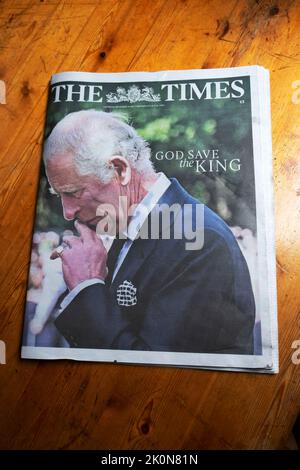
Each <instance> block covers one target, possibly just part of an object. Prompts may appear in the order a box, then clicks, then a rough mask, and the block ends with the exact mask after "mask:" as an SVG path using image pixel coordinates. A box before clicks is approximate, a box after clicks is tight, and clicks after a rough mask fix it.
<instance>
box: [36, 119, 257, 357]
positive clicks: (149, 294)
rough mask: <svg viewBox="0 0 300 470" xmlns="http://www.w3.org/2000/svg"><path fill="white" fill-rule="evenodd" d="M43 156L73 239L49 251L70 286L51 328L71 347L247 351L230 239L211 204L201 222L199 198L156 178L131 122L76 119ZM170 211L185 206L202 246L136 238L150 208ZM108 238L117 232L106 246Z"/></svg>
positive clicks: (237, 260) (236, 255)
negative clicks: (201, 235)
mask: <svg viewBox="0 0 300 470" xmlns="http://www.w3.org/2000/svg"><path fill="white" fill-rule="evenodd" d="M44 160H45V165H46V172H47V177H48V180H49V183H50V185H51V188H52V191H53V192H55V193H56V194H58V195H59V196H60V197H61V202H62V208H63V213H64V217H65V219H67V220H75V227H76V229H77V231H78V234H79V236H72V237H65V239H64V241H65V243H66V248H64V249H63V251H61V250H57V251H54V252H53V254H52V258H56V257H58V256H60V257H61V260H62V266H63V275H64V280H65V282H66V285H67V286H68V289H69V293H68V294H67V296H66V297H65V299H64V300H63V302H62V304H61V312H60V314H59V316H58V318H57V319H56V321H55V324H56V326H57V328H58V330H59V331H60V332H61V333H62V334H63V336H64V337H65V338H66V339H67V341H68V342H69V344H70V346H71V347H79V348H97V349H99V348H100V349H125V350H133V349H134V350H153V351H177V352H201V353H204V352H205V353H228V354H253V326H254V317H255V305H254V298H253V294H252V289H251V282H250V277H249V273H248V268H247V265H246V262H245V260H244V258H243V255H242V254H241V251H240V249H239V247H238V245H237V243H236V241H235V238H234V236H233V235H232V233H231V231H230V229H229V228H228V227H227V225H226V224H225V223H224V222H223V221H222V219H220V218H219V217H218V216H217V215H216V214H215V213H213V212H212V211H211V210H210V209H208V208H207V207H205V208H204V227H203V226H202V227H200V226H199V227H198V226H197V223H198V222H197V220H196V219H197V218H196V217H195V213H196V211H195V209H197V208H199V206H200V202H199V201H197V200H195V199H194V198H192V197H191V196H190V195H189V194H188V193H187V192H186V191H185V190H184V189H183V188H182V187H181V186H180V184H179V183H178V182H177V181H176V180H175V179H171V180H169V179H168V178H167V177H166V176H165V175H164V174H161V173H160V174H157V173H156V172H155V170H154V169H153V167H152V164H151V160H150V149H149V147H148V144H147V143H146V142H145V141H144V140H143V139H142V138H141V137H140V136H138V134H137V133H136V131H135V130H134V129H133V128H132V127H131V126H129V125H128V124H126V123H125V122H124V121H123V120H122V119H120V118H119V117H117V116H115V115H113V114H110V113H105V112H100V111H94V110H87V111H79V112H75V113H71V114H69V115H67V116H66V117H65V118H64V119H62V120H61V121H60V122H59V123H58V124H57V125H56V126H55V128H54V129H53V131H52V133H51V134H50V136H49V138H48V139H47V141H46V144H45V151H44ZM121 196H122V198H121V199H120V197H121ZM120 200H121V201H122V204H120ZM124 201H125V202H124ZM174 204H176V205H177V207H179V208H183V207H184V206H186V205H187V206H189V207H191V208H192V210H190V211H189V212H188V217H190V218H191V220H190V222H191V224H192V225H193V227H194V229H195V233H197V230H198V231H200V230H203V229H204V245H203V246H202V247H198V249H191V250H189V249H187V245H186V241H187V240H186V238H185V237H184V236H183V237H177V236H173V237H172V236H171V237H169V239H166V238H164V237H162V236H159V237H155V238H153V237H152V238H151V237H150V238H149V237H148V238H147V237H142V236H140V234H141V231H142V228H143V227H145V224H146V223H147V222H148V220H149V218H150V216H151V215H152V214H153V213H154V212H155V210H157V207H162V206H163V205H164V206H172V205H174ZM132 206H133V207H134V211H130V209H131V208H132ZM178 217H179V219H180V217H182V215H178V214H176V213H175V214H174V216H173V218H172V217H171V218H170V227H171V228H172V227H173V226H174V225H175V221H176V218H177V219H178ZM184 217H186V215H184V216H183V222H184ZM107 232H108V233H109V234H110V235H116V234H117V236H115V239H114V241H113V244H112V247H111V249H110V250H109V251H107V247H105V245H104V243H103V240H104V239H103V234H104V233H107ZM171 232H172V230H171V231H170V233H171ZM146 233H147V230H146ZM159 233H160V234H161V232H159ZM118 234H119V235H118ZM120 234H121V235H120ZM99 235H100V236H99Z"/></svg>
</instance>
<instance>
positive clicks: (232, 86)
mask: <svg viewBox="0 0 300 470" xmlns="http://www.w3.org/2000/svg"><path fill="white" fill-rule="evenodd" d="M108 85H109V86H110V87H111V83H109V84H108ZM120 85H121V83H116V87H119V86H120ZM122 85H126V84H123V83H122ZM127 85H129V86H131V85H132V83H128V84H127ZM141 85H144V83H141ZM160 91H161V93H160V97H159V99H158V100H157V101H192V100H195V99H197V100H202V99H203V100H217V99H230V98H242V97H243V96H244V94H245V89H244V82H243V80H242V79H235V80H220V81H208V82H205V84H204V85H203V86H201V85H200V84H199V83H198V84H197V83H196V82H186V83H161V84H160ZM51 95H52V96H53V103H61V102H62V101H68V102H70V101H71V102H72V101H78V102H87V103H103V99H105V93H104V91H103V85H95V84H84V83H61V84H58V85H53V86H52V87H51Z"/></svg>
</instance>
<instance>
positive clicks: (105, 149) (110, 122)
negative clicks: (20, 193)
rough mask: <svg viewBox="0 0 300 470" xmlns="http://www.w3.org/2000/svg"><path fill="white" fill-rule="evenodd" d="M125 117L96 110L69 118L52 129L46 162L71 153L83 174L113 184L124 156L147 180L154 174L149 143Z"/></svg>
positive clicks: (78, 112) (66, 117) (46, 148)
mask: <svg viewBox="0 0 300 470" xmlns="http://www.w3.org/2000/svg"><path fill="white" fill-rule="evenodd" d="M124 119H125V118H124V116H121V115H117V114H113V113H105V112H103V111H96V110H94V109H91V110H84V111H77V112H74V113H70V114H68V115H67V116H65V117H64V118H63V119H62V120H61V121H60V122H59V123H58V124H56V126H55V127H54V129H53V130H52V132H51V134H50V135H49V137H48V139H47V140H46V142H45V146H44V161H45V164H47V162H49V160H50V159H51V158H53V157H54V156H55V155H63V154H66V153H71V154H72V155H74V163H75V166H76V169H77V171H78V173H79V174H80V175H96V176H97V177H98V178H99V179H100V180H101V181H102V182H103V183H109V182H110V181H111V179H112V177H113V173H114V167H113V165H111V164H110V163H109V161H110V159H111V158H112V157H113V156H117V155H120V156H122V157H124V158H126V160H127V161H128V163H129V165H130V166H131V167H132V168H134V169H135V170H136V171H137V172H138V173H140V174H141V175H143V176H144V177H145V178H146V179H147V177H150V176H152V175H153V174H154V172H155V171H154V169H153V166H152V162H151V160H150V156H151V152H150V148H149V144H148V143H147V142H146V141H145V140H144V139H143V138H142V137H140V136H139V135H138V134H137V132H136V130H135V129H134V128H133V127H131V126H130V125H128V124H127V123H126V122H124Z"/></svg>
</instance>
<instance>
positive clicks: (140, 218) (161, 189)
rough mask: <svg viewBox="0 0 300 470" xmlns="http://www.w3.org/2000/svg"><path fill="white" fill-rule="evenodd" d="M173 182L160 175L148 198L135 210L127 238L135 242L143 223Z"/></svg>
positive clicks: (147, 195) (162, 174)
mask: <svg viewBox="0 0 300 470" xmlns="http://www.w3.org/2000/svg"><path fill="white" fill-rule="evenodd" d="M170 184H171V181H170V180H169V179H168V178H167V176H166V175H165V174H164V173H158V178H157V180H156V181H155V183H153V185H152V186H151V187H150V189H149V191H148V193H147V194H146V196H145V197H144V198H143V199H142V200H141V202H140V203H139V204H138V205H137V207H136V208H135V210H134V212H133V215H132V217H131V219H130V222H129V224H128V230H127V234H126V236H127V238H129V239H130V240H132V241H133V240H135V239H136V237H137V235H138V233H139V231H140V229H141V227H142V225H143V223H144V222H145V220H146V219H147V217H148V215H149V214H150V212H151V211H152V210H153V208H154V207H155V205H156V204H157V203H158V201H159V199H160V198H161V197H162V195H163V194H164V193H165V192H166V190H167V189H168V187H169V186H170Z"/></svg>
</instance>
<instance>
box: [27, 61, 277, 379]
mask: <svg viewBox="0 0 300 470" xmlns="http://www.w3.org/2000/svg"><path fill="white" fill-rule="evenodd" d="M44 137H45V139H44V145H43V159H42V163H41V171H40V184H39V191H38V195H37V206H36V218H35V224H34V229H33V239H32V254H31V263H30V269H29V274H28V291H27V300H26V309H25V316H24V329H23V340H22V350H21V356H22V358H27V359H73V360H82V361H101V362H117V363H139V364H153V365H154V364H155V365H169V366H180V367H195V368H209V369H218V370H233V371H246V372H265V373H277V372H278V339H277V304H276V271H275V245H274V217H273V195H272V192H273V188H272V148H271V124H270V90H269V73H268V71H267V70H265V69H264V68H262V67H259V66H248V67H235V68H225V69H211V70H179V71H160V72H129V73H127V72H126V73H83V72H63V73H59V74H57V75H54V76H52V78H51V82H50V87H49V99H48V106H47V116H46V124H45V135H44Z"/></svg>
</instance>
